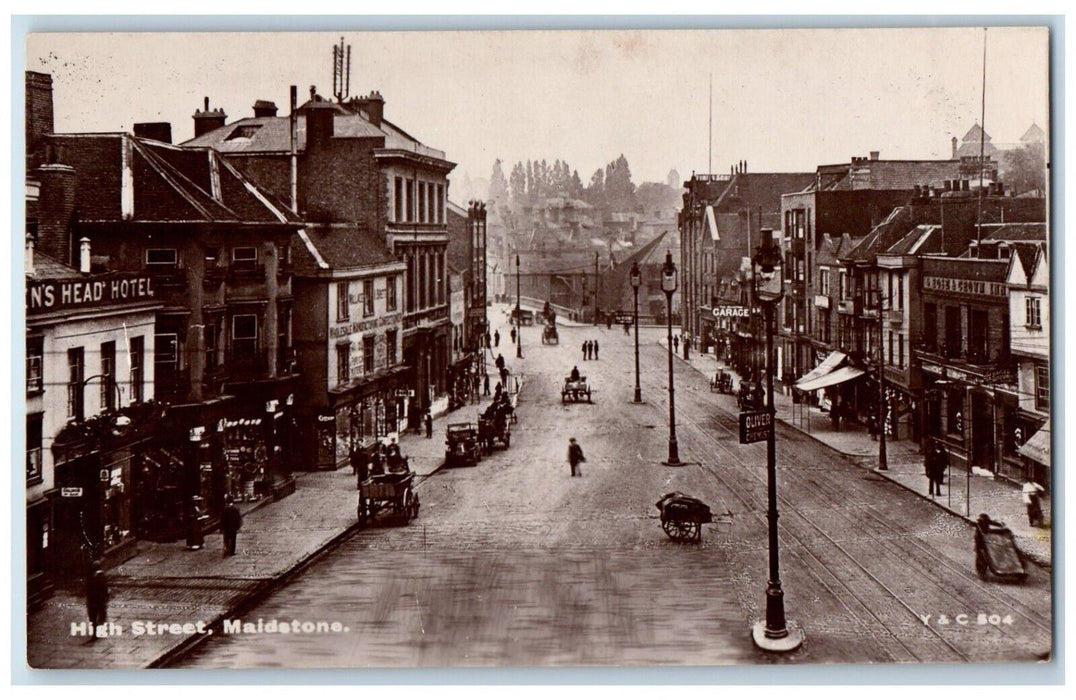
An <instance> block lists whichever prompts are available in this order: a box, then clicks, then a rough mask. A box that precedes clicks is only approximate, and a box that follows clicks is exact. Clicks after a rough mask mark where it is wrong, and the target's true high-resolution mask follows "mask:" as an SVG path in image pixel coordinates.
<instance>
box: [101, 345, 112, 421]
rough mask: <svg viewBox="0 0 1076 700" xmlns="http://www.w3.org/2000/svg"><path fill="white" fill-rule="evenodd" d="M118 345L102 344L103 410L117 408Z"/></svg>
mask: <svg viewBox="0 0 1076 700" xmlns="http://www.w3.org/2000/svg"><path fill="white" fill-rule="evenodd" d="M115 372H116V343H115V342H114V341H109V342H107V343H101V409H102V410H106V411H111V410H112V409H114V408H116V378H115Z"/></svg>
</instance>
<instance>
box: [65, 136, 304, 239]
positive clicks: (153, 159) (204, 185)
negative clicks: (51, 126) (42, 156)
mask: <svg viewBox="0 0 1076 700" xmlns="http://www.w3.org/2000/svg"><path fill="white" fill-rule="evenodd" d="M51 138H52V139H53V140H54V142H55V143H57V144H59V145H61V146H62V152H63V159H64V161H65V163H66V164H67V165H70V166H72V167H73V168H74V169H75V177H76V181H77V187H76V202H77V206H78V211H79V218H80V219H81V220H82V221H85V222H92V221H100V222H110V221H121V220H124V216H123V211H122V204H121V203H122V201H123V198H124V188H125V187H126V186H128V185H125V183H124V167H123V166H124V164H125V162H126V164H127V165H128V166H129V168H130V171H131V174H132V179H131V182H130V184H129V186H130V187H131V189H132V192H130V193H129V194H130V196H131V199H132V201H133V219H132V220H133V221H135V222H146V223H149V222H160V223H191V222H211V223H284V222H290V223H297V222H299V219H298V217H296V216H295V215H294V214H292V213H291V212H290V211H288V210H287V208H286V207H283V206H282V205H280V204H279V203H277V202H275V201H274V200H273V199H272V198H271V197H269V196H268V195H266V194H265V193H263V192H261V191H260V190H258V189H257V188H256V187H255V186H254V185H253V184H252V183H251V182H250V181H248V180H246V179H245V178H243V176H242V175H240V174H239V172H238V171H237V170H235V168H233V167H231V166H230V165H228V163H226V162H225V161H224V160H223V159H222V158H221V157H220V155H219V154H217V153H216V152H214V151H212V150H211V149H182V148H177V147H174V146H170V145H167V144H163V143H161V142H159V141H149V140H144V139H139V138H136V137H134V136H131V135H129V134H78V135H73V134H57V135H55V136H53V137H51Z"/></svg>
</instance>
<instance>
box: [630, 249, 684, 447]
mask: <svg viewBox="0 0 1076 700" xmlns="http://www.w3.org/2000/svg"><path fill="white" fill-rule="evenodd" d="M661 291H663V292H665V319H666V326H667V333H666V336H667V338H668V345H669V459H667V460H666V461H664V462H662V464H664V465H665V466H667V467H679V466H681V465H683V462H681V461H680V450H679V448H678V447H677V444H676V397H675V395H674V392H673V347H672V298H673V294H674V293H676V265H673V261H672V253H671V252H669V251H665V264H664V265H662V266H661ZM636 332H638V331H636Z"/></svg>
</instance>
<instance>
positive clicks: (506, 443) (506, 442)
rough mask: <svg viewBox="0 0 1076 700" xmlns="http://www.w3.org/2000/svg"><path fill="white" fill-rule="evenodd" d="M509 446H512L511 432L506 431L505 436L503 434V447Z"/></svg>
mask: <svg viewBox="0 0 1076 700" xmlns="http://www.w3.org/2000/svg"><path fill="white" fill-rule="evenodd" d="M511 446H512V434H511V433H506V434H505V436H504V449H506V450H507V449H508V448H509V447H511Z"/></svg>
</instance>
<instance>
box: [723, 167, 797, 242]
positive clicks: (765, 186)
mask: <svg viewBox="0 0 1076 700" xmlns="http://www.w3.org/2000/svg"><path fill="white" fill-rule="evenodd" d="M814 181H815V174H814V173H737V174H736V175H734V176H733V178H732V181H731V182H730V183H729V186H728V187H727V188H725V190H724V191H723V192H722V193H721V196H720V197H718V199H717V201H716V202H714V208H715V210H719V211H733V210H740V209H749V210H751V211H752V212H754V213H757V211H758V208H759V207H762V215H763V217H765V216H767V215H772V214H773V213H774V212H778V215H777V221H776V226H774V227H775V228H780V214H779V212H780V211H781V195H783V194H791V193H794V192H801V191H803V190H804V188H806V187H809V186H810V185H811V183H813V182H814ZM766 225H767V224H766V223H764V224H763V226H766ZM769 225H771V226H773V224H772V223H771V224H769Z"/></svg>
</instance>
